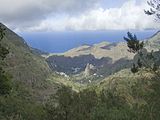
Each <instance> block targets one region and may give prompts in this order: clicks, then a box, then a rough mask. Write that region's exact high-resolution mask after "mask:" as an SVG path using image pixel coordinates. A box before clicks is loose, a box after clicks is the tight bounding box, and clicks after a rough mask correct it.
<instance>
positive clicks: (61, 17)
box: [0, 0, 160, 32]
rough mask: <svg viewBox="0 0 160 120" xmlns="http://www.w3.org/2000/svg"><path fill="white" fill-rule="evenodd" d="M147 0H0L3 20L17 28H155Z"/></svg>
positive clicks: (47, 29)
mask: <svg viewBox="0 0 160 120" xmlns="http://www.w3.org/2000/svg"><path fill="white" fill-rule="evenodd" d="M147 7H148V5H147V3H146V0H0V8H1V10H0V21H1V22H2V23H5V24H6V25H8V26H9V27H11V28H12V29H14V30H15V31H19V32H37V31H43V32H44V31H69V30H72V31H78V30H115V29H116V30H125V29H154V28H160V24H159V23H158V22H156V21H155V20H154V18H153V17H151V16H147V15H145V14H144V9H146V8H147Z"/></svg>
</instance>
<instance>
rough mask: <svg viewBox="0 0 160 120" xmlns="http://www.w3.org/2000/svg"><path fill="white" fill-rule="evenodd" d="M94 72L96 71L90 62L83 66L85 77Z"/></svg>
mask: <svg viewBox="0 0 160 120" xmlns="http://www.w3.org/2000/svg"><path fill="white" fill-rule="evenodd" d="M95 72H96V68H95V66H93V65H92V64H89V63H88V64H87V65H86V68H85V71H84V75H85V76H86V77H87V76H90V75H93V74H94V73H95Z"/></svg>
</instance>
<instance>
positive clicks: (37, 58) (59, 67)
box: [0, 24, 160, 120]
mask: <svg viewBox="0 0 160 120" xmlns="http://www.w3.org/2000/svg"><path fill="white" fill-rule="evenodd" d="M0 25H1V26H2V27H3V28H5V37H4V39H3V40H2V45H3V46H6V47H7V48H8V49H9V54H8V55H7V57H6V59H5V63H6V64H4V65H3V67H4V69H5V71H6V72H7V73H8V74H9V75H10V76H11V84H12V91H11V93H10V94H9V95H7V96H0V119H2V120H11V119H12V118H13V119H14V120H66V116H67V120H68V119H69V120H99V119H100V120H106V118H107V119H110V120H121V119H124V120H132V119H136V120H143V119H144V118H145V119H146V120H150V117H152V118H153V119H155V120H156V118H159V117H157V116H158V115H159V108H160V107H159V106H160V104H159V103H160V102H159V100H160V99H159V84H160V83H159V76H158V75H159V73H160V69H159V66H160V51H159V49H160V48H159V46H158V43H159V41H160V32H159V31H158V32H157V33H156V34H155V35H154V36H152V37H151V38H149V39H147V40H145V43H144V48H143V49H142V50H141V52H142V54H143V55H142V56H141V55H140V54H138V53H137V54H136V53H135V54H133V53H130V52H128V46H127V43H125V42H120V43H108V42H102V43H99V44H94V45H92V46H91V45H83V46H80V47H78V48H74V49H71V50H69V51H67V52H64V53H61V54H56V53H53V54H48V53H46V52H43V51H40V50H38V49H35V48H31V47H30V46H28V45H27V43H26V42H25V41H24V39H23V38H22V37H20V36H19V35H17V34H16V33H15V32H13V31H11V30H10V29H9V28H7V27H6V26H5V25H3V24H0ZM152 48H153V49H152ZM152 57H153V58H154V59H152ZM139 58H141V59H145V60H147V62H146V63H143V64H142V65H144V66H145V65H146V64H147V65H149V66H151V67H152V66H153V63H154V65H156V68H157V69H156V70H155V71H153V70H152V69H150V68H149V67H148V68H147V67H142V68H138V71H137V72H136V73H133V72H131V68H132V67H133V64H135V65H136V67H137V66H138V65H139V64H138V60H139ZM157 66H158V67H157ZM154 68H155V67H154ZM17 104H18V105H17ZM155 104H156V106H154V105H155ZM10 108H12V109H10ZM1 109H3V110H1ZM153 111H154V113H153ZM149 113H152V115H151V116H150V115H149ZM115 114H117V116H115ZM137 114H138V115H137ZM157 120H158V119H157Z"/></svg>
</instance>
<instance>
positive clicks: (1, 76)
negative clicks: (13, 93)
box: [0, 26, 11, 95]
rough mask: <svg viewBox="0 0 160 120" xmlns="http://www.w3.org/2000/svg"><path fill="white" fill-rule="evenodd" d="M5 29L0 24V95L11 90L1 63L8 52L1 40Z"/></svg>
mask: <svg viewBox="0 0 160 120" xmlns="http://www.w3.org/2000/svg"><path fill="white" fill-rule="evenodd" d="M4 31H5V29H4V28H3V27H1V26H0V95H6V94H9V92H10V90H11V82H10V79H9V77H8V75H7V74H6V72H5V71H4V70H3V63H4V59H5V58H6V56H7V54H8V53H9V51H8V49H7V48H5V47H4V46H3V45H2V43H1V42H2V40H3V38H4V36H5V32H4Z"/></svg>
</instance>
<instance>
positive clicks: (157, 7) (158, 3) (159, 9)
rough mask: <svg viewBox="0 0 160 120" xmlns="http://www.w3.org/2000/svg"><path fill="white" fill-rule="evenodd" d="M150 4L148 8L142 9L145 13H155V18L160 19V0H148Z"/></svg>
mask: <svg viewBox="0 0 160 120" xmlns="http://www.w3.org/2000/svg"><path fill="white" fill-rule="evenodd" d="M147 3H148V5H149V6H150V9H149V10H144V12H145V13H146V14H147V15H155V16H156V17H157V19H158V20H159V19H160V0H149V1H147Z"/></svg>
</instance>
